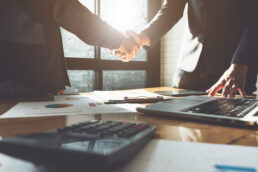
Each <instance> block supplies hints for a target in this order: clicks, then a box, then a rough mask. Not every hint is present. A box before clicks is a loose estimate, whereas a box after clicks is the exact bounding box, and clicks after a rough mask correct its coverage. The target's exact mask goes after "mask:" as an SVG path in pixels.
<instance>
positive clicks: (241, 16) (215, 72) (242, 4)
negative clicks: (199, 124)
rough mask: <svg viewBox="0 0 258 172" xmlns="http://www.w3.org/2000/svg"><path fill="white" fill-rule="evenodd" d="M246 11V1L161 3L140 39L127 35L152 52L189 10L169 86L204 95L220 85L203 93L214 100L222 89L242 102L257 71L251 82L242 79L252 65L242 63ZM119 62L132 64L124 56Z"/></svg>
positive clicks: (129, 33)
mask: <svg viewBox="0 0 258 172" xmlns="http://www.w3.org/2000/svg"><path fill="white" fill-rule="evenodd" d="M247 8H249V7H248V5H247V3H246V0H226V1H225V0H165V1H164V4H163V6H162V8H161V9H160V10H159V12H158V13H157V15H156V16H155V17H154V18H153V19H152V21H151V22H150V23H149V24H148V25H147V26H145V28H144V29H143V30H142V31H141V32H140V33H139V34H136V33H135V32H133V31H128V36H132V37H134V39H135V40H136V42H137V43H138V44H139V45H141V46H146V45H148V46H150V47H151V46H153V45H155V43H156V42H157V41H159V39H160V38H161V37H162V36H163V35H164V34H165V33H167V32H168V31H169V30H170V29H171V28H172V27H173V26H174V25H175V24H176V23H177V22H178V21H179V20H180V19H181V18H182V16H183V14H184V10H187V11H186V13H185V15H187V16H186V18H187V24H186V27H185V30H184V36H183V40H182V43H181V44H182V45H181V50H180V57H179V62H178V68H177V71H176V74H175V76H174V80H173V86H174V87H177V88H184V89H195V90H206V89H208V88H210V87H211V86H212V85H213V84H214V83H216V81H218V80H219V82H217V83H216V85H214V87H211V88H210V89H208V90H207V92H208V93H209V95H211V96H213V95H214V94H215V93H216V92H217V91H219V90H220V89H223V91H222V93H223V95H224V96H226V97H234V96H235V94H236V93H237V91H239V93H240V94H241V95H242V96H243V97H244V96H245V95H246V92H247V93H252V92H253V91H255V89H256V88H255V86H254V85H255V80H256V78H257V72H256V73H255V74H253V75H252V77H246V75H247V71H248V67H249V66H248V64H250V63H249V62H248V64H247V63H243V61H247V59H246V57H245V55H243V54H241V53H240V51H239V49H241V47H242V41H243V39H242V35H243V30H244V29H245V25H246V18H247V16H246V12H247V11H248V9H247ZM148 48H149V47H148ZM148 48H147V49H148ZM117 55H118V56H119V53H117ZM120 58H121V60H123V61H130V60H131V59H130V58H127V57H126V56H120ZM254 58H255V57H252V59H249V60H248V61H252V60H254ZM242 59H243V60H242ZM250 68H253V67H249V71H252V69H250ZM256 68H257V67H256ZM225 71H226V72H225ZM224 72H225V74H224ZM221 76H222V77H221ZM220 77H221V78H220ZM246 79H248V81H246ZM250 84H252V86H250ZM246 85H247V86H246Z"/></svg>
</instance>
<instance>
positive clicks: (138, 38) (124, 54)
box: [112, 31, 149, 62]
mask: <svg viewBox="0 0 258 172" xmlns="http://www.w3.org/2000/svg"><path fill="white" fill-rule="evenodd" d="M147 44H149V39H148V37H147V35H146V34H144V33H143V32H142V33H141V34H137V33H135V32H134V31H126V33H125V39H124V40H123V42H122V44H121V45H120V47H119V48H118V49H115V50H112V52H113V54H115V55H116V56H117V57H119V58H120V60H121V61H123V62H129V61H131V60H132V59H133V58H134V57H135V56H137V54H138V53H139V51H140V48H141V47H142V46H144V45H147Z"/></svg>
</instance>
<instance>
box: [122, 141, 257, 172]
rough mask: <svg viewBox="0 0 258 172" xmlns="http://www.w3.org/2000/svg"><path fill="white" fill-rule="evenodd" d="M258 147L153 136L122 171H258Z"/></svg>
mask: <svg viewBox="0 0 258 172" xmlns="http://www.w3.org/2000/svg"><path fill="white" fill-rule="evenodd" d="M257 160H258V148H257V147H248V146H230V145H219V144H204V143H189V142H188V143H186V142H174V141H165V140H153V141H152V142H150V143H149V144H148V145H147V146H146V147H145V148H144V149H143V150H142V151H141V152H140V153H139V154H138V155H137V156H136V157H135V158H134V159H133V160H132V161H130V162H129V163H128V164H127V165H126V166H125V167H124V168H123V169H119V171H122V172H133V171H141V172H168V171H169V172H170V171H171V172H174V171H175V172H256V171H257V170H258V163H257Z"/></svg>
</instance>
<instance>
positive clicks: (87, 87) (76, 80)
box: [65, 70, 95, 94]
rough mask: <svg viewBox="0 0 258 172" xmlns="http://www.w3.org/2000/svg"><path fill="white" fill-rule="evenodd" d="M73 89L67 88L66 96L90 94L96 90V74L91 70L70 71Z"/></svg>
mask: <svg viewBox="0 0 258 172" xmlns="http://www.w3.org/2000/svg"><path fill="white" fill-rule="evenodd" d="M68 75H69V79H70V82H71V87H67V88H66V90H65V93H66V94H72V93H78V92H89V91H93V90H94V83H95V72H94V71H91V70H68Z"/></svg>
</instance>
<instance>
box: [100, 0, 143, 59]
mask: <svg viewBox="0 0 258 172" xmlns="http://www.w3.org/2000/svg"><path fill="white" fill-rule="evenodd" d="M147 1H148V0H101V18H102V19H104V20H105V21H107V22H108V23H109V24H111V25H112V26H114V27H115V28H117V29H118V30H120V31H123V32H124V31H126V30H128V29H131V30H135V31H140V30H141V29H142V28H143V27H144V26H145V25H146V24H147V19H148V18H147V16H148V13H147V9H148V2H147ZM101 58H102V59H109V60H119V59H118V58H117V57H116V56H114V55H112V54H111V53H110V52H109V50H107V49H104V48H102V50H101ZM133 60H135V61H146V60H147V53H146V51H145V50H144V49H141V51H140V53H139V54H138V55H137V56H136V58H134V59H133Z"/></svg>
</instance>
